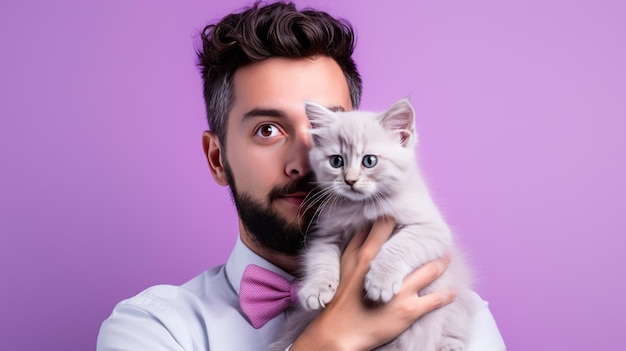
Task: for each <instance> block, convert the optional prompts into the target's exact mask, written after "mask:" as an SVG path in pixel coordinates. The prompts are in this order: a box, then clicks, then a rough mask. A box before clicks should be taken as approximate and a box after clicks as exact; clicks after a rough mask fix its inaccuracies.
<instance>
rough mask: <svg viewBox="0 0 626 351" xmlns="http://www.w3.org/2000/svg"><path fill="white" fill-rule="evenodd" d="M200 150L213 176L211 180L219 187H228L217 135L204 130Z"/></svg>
mask: <svg viewBox="0 0 626 351" xmlns="http://www.w3.org/2000/svg"><path fill="white" fill-rule="evenodd" d="M202 149H203V150H204V156H206V158H207V161H208V163H209V169H210V170H211V174H212V175H213V179H215V182H216V183H217V184H219V185H222V186H224V185H228V181H227V180H226V173H224V160H223V157H224V156H225V155H223V153H222V147H221V145H220V141H219V139H218V138H217V135H215V133H213V132H212V131H210V130H205V131H204V133H202Z"/></svg>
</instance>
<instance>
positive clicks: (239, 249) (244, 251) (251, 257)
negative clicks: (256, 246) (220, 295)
mask: <svg viewBox="0 0 626 351" xmlns="http://www.w3.org/2000/svg"><path fill="white" fill-rule="evenodd" d="M249 264H256V265H257V266H260V267H263V268H265V269H267V270H270V271H272V272H274V273H276V274H280V275H281V276H283V277H285V278H286V279H289V280H293V279H294V276H293V275H291V274H289V273H287V272H285V271H284V270H282V269H280V268H279V267H277V266H275V265H273V264H271V263H270V262H269V261H267V260H266V259H264V258H263V257H261V256H259V255H257V254H256V253H254V252H253V251H252V250H250V248H248V247H247V246H246V244H244V243H243V241H241V236H237V242H236V243H235V247H234V248H233V252H232V253H231V254H230V257H229V258H228V261H227V262H226V277H227V279H228V282H229V283H230V285H231V286H232V287H233V289H235V291H236V292H237V294H239V284H240V283H241V276H242V275H243V271H244V269H246V266H247V265H249Z"/></svg>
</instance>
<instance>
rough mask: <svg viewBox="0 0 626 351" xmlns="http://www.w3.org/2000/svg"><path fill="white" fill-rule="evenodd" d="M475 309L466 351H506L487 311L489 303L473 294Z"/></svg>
mask: <svg viewBox="0 0 626 351" xmlns="http://www.w3.org/2000/svg"><path fill="white" fill-rule="evenodd" d="M474 296H475V298H476V299H477V302H476V304H477V306H478V307H477V309H476V312H475V313H474V316H473V317H472V326H471V328H472V329H471V332H470V339H469V342H468V345H467V346H468V347H467V350H468V351H506V346H505V345H504V340H503V339H502V336H501V335H500V331H499V330H498V326H497V325H496V321H495V320H494V318H493V315H492V314H491V312H490V311H489V303H487V301H484V300H483V299H481V298H480V297H479V296H478V295H476V294H474Z"/></svg>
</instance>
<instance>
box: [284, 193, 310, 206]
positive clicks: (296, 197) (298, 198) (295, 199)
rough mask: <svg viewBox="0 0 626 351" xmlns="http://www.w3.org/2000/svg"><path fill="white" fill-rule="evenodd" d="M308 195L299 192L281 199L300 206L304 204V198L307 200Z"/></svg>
mask: <svg viewBox="0 0 626 351" xmlns="http://www.w3.org/2000/svg"><path fill="white" fill-rule="evenodd" d="M306 196H307V193H305V192H297V193H293V194H287V195H283V196H281V198H282V199H283V200H285V201H287V202H289V203H290V204H292V205H294V206H298V207H299V206H300V205H301V204H302V202H304V198H306Z"/></svg>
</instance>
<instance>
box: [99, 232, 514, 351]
mask: <svg viewBox="0 0 626 351" xmlns="http://www.w3.org/2000/svg"><path fill="white" fill-rule="evenodd" d="M252 263H253V264H256V265H258V266H261V267H263V268H266V269H269V270H270V271H273V272H275V273H278V274H280V275H282V276H284V277H285V278H287V279H290V280H291V279H293V276H291V275H290V274H288V273H287V272H285V271H283V270H282V269H280V268H278V267H276V266H274V265H273V264H271V263H269V262H268V261H266V260H265V259H263V258H262V257H260V256H258V255H256V254H255V253H254V252H252V251H251V250H250V249H248V247H246V246H245V244H243V243H242V242H241V240H237V243H236V244H235V247H234V249H233V252H232V253H231V255H230V258H229V259H228V262H227V263H226V264H225V265H221V266H218V267H215V268H212V269H209V270H207V271H205V272H203V273H201V274H200V275H198V276H197V277H195V278H193V279H191V280H190V281H188V282H187V283H185V284H183V285H181V286H173V285H157V286H153V287H151V288H148V289H146V290H144V291H143V292H141V293H139V294H138V295H137V296H135V297H132V298H130V299H127V300H124V301H122V302H120V303H119V304H118V305H117V306H115V309H114V310H113V313H112V314H111V316H110V317H109V318H107V319H106V320H105V321H104V322H103V323H102V326H101V328H100V333H99V335H98V343H97V350H98V351H122V350H134V351H138V350H146V351H148V350H149V351H161V350H185V351H192V350H193V351H209V350H213V351H231V350H237V351H246V350H254V351H258V350H266V349H267V346H268V345H269V344H270V343H271V342H272V341H274V340H276V338H277V336H278V333H280V330H281V329H282V325H283V323H284V321H285V318H286V313H287V312H283V313H282V314H281V315H279V316H277V317H276V318H274V319H272V320H270V321H269V322H268V323H267V324H265V325H264V326H263V327H261V328H260V329H254V328H253V327H252V325H251V324H250V323H249V322H248V319H247V318H246V316H245V315H244V314H243V313H242V311H241V308H240V307H239V282H240V280H241V276H242V274H243V270H244V269H245V268H246V266H247V265H248V264H252ZM476 299H477V303H478V304H479V305H480V306H481V307H480V308H479V309H478V310H477V312H476V313H475V315H474V317H473V322H472V334H471V340H470V344H469V347H468V351H501V350H505V346H504V342H503V340H502V337H501V336H500V332H499V331H498V327H497V326H496V323H495V321H494V319H493V317H492V315H491V313H490V312H489V308H488V304H487V302H485V301H482V300H481V299H480V297H478V295H476Z"/></svg>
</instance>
